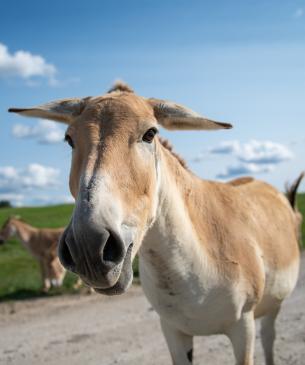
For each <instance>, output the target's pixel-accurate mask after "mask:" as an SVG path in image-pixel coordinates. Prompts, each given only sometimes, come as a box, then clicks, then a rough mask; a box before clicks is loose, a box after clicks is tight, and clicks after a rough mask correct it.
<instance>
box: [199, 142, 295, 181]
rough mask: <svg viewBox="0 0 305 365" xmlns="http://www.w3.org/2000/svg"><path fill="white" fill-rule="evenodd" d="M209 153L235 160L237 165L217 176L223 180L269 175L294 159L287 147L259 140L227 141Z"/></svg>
mask: <svg viewBox="0 0 305 365" xmlns="http://www.w3.org/2000/svg"><path fill="white" fill-rule="evenodd" d="M208 153H209V154H214V155H215V154H222V155H227V156H232V157H233V158H234V159H235V161H236V162H235V164H234V163H233V164H231V165H229V166H228V167H227V168H226V169H225V170H224V171H223V172H221V173H219V174H218V175H217V177H218V178H223V179H225V178H230V177H234V176H240V175H245V174H250V175H253V174H261V173H268V172H270V171H272V170H273V169H274V168H275V166H276V165H278V164H280V163H282V162H285V161H288V160H291V159H292V158H293V154H292V152H291V151H290V150H289V149H288V147H286V146H285V145H283V144H280V143H276V142H272V141H257V140H252V141H249V142H246V143H241V142H239V141H225V142H222V143H220V144H219V145H217V146H215V147H212V148H210V149H208ZM198 160H199V158H197V161H198Z"/></svg>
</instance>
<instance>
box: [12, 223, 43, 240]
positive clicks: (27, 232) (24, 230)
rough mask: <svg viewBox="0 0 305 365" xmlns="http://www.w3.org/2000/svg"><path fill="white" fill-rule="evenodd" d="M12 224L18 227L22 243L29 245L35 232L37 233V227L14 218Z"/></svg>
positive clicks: (18, 234)
mask: <svg viewBox="0 0 305 365" xmlns="http://www.w3.org/2000/svg"><path fill="white" fill-rule="evenodd" d="M12 224H13V226H14V227H15V229H16V235H17V237H18V238H19V239H20V241H21V242H22V243H24V244H25V245H26V246H28V244H29V242H30V241H31V238H32V236H33V234H35V233H36V231H37V229H36V228H34V227H32V226H31V225H29V224H27V223H25V222H21V221H19V220H17V219H16V220H14V221H13V223H12Z"/></svg>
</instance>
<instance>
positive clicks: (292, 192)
mask: <svg viewBox="0 0 305 365" xmlns="http://www.w3.org/2000/svg"><path fill="white" fill-rule="evenodd" d="M304 175H305V172H304V171H303V172H302V173H301V174H300V176H299V177H298V178H297V179H296V180H295V182H294V183H292V184H291V185H290V184H288V183H287V184H286V186H285V188H286V196H287V199H288V200H289V203H290V205H291V207H292V209H293V210H294V211H296V210H297V206H296V195H297V190H298V188H299V185H300V183H301V181H302V179H303V177H304Z"/></svg>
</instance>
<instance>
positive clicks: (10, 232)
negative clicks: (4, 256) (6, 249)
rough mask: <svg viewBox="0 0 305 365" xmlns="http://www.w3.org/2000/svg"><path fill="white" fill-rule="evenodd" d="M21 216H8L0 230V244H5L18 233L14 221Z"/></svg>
mask: <svg viewBox="0 0 305 365" xmlns="http://www.w3.org/2000/svg"><path fill="white" fill-rule="evenodd" d="M18 219H19V217H10V218H8V219H7V220H6V221H5V222H4V224H3V226H2V228H1V230H0V245H3V244H4V243H5V241H7V240H8V239H9V238H11V237H12V236H14V235H15V234H16V228H15V226H14V221H16V220H18Z"/></svg>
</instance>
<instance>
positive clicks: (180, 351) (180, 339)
mask: <svg viewBox="0 0 305 365" xmlns="http://www.w3.org/2000/svg"><path fill="white" fill-rule="evenodd" d="M161 327H162V331H163V334H164V337H165V339H166V342H167V345H168V348H169V352H170V354H171V357H172V361H173V365H191V364H192V363H193V337H192V336H189V335H186V334H185V333H183V332H180V331H178V330H176V329H175V328H173V327H172V326H170V325H169V324H168V323H167V322H165V321H163V320H162V319H161Z"/></svg>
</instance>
